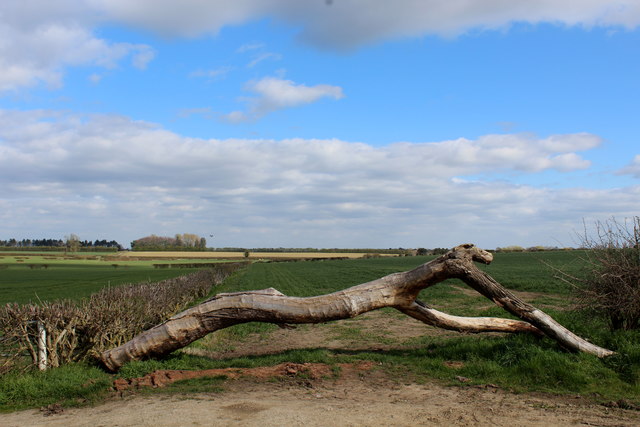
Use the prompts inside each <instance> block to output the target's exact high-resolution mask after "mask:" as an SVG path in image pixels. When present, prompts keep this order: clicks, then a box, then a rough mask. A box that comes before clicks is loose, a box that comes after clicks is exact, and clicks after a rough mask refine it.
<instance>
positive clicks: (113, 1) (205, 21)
mask: <svg viewBox="0 0 640 427" xmlns="http://www.w3.org/2000/svg"><path fill="white" fill-rule="evenodd" d="M88 3H89V4H91V6H92V7H95V8H97V9H98V10H100V11H101V12H103V13H105V14H107V15H108V16H110V17H112V18H113V19H117V20H119V21H122V22H127V23H129V24H133V25H138V26H144V27H146V28H150V29H152V30H155V31H160V32H163V33H166V34H171V35H178V36H196V35H200V34H204V33H214V34H215V33H217V32H218V31H219V30H220V29H221V28H222V27H224V26H227V25H238V24H242V23H245V22H247V21H251V20H256V19H259V18H263V17H276V18H277V19H280V20H281V21H285V22H289V23H290V24H292V25H294V26H295V27H299V28H301V37H302V38H303V39H305V40H307V41H309V42H311V43H314V44H316V45H320V46H325V47H330V48H338V49H344V48H350V47H354V46H358V45H360V44H362V43H368V42H372V41H376V40H381V39H387V38H395V37H414V36H421V35H424V34H436V35H442V36H453V35H458V34H461V33H464V32H466V31H468V30H471V29H496V28H505V27H507V26H508V25H509V24H511V23H513V22H528V23H532V24H537V23H540V22H551V23H557V24H563V25H571V26H573V25H581V26H585V27H592V26H620V27H625V28H635V27H637V26H638V25H639V24H640V4H639V3H638V2H637V1H636V0H565V1H551V0H537V1H531V0H449V1H446V2H443V1H440V0H396V1H393V2H390V1H378V2H371V1H368V0H336V1H334V2H331V3H327V2H324V1H313V2H311V1H306V2H301V1H299V0H227V1H216V2H212V1H208V0H185V1H181V2H175V1H172V0H138V1H135V2H131V1H129V0H88Z"/></svg>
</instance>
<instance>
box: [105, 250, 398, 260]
mask: <svg viewBox="0 0 640 427" xmlns="http://www.w3.org/2000/svg"><path fill="white" fill-rule="evenodd" d="M365 255H366V253H365V252H353V253H340V252H327V253H323V252H249V259H260V258H362V257H363V256H365ZM380 255H381V256H397V255H396V254H380ZM114 256H117V257H121V258H128V257H133V258H180V259H221V258H244V254H243V253H242V252H182V251H177V252H160V251H159V252H154V251H149V252H146V251H123V252H118V253H117V254H114Z"/></svg>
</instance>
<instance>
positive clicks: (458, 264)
mask: <svg viewBox="0 0 640 427" xmlns="http://www.w3.org/2000/svg"><path fill="white" fill-rule="evenodd" d="M492 260H493V256H492V255H491V254H490V253H489V252H487V251H484V250H482V249H479V248H477V247H475V246H474V245H472V244H465V245H460V246H457V247H455V248H453V249H452V250H451V251H450V252H448V253H447V254H445V255H443V256H441V257H439V258H437V259H434V260H433V261H430V262H428V263H426V264H423V265H421V266H419V267H417V268H415V269H413V270H411V271H406V272H403V273H394V274H390V275H388V276H385V277H382V278H380V279H377V280H374V281H371V282H368V283H363V284H361V285H357V286H353V287H351V288H348V289H344V290H342V291H339V292H334V293H332V294H328V295H322V296H316V297H308V298H297V297H288V296H286V295H283V294H282V293H280V292H279V291H277V290H276V289H273V288H269V289H264V290H260V291H249V292H235V293H227V294H218V295H216V296H214V297H213V298H211V299H209V300H207V301H205V302H203V303H202V304H199V305H197V306H195V307H192V308H190V309H188V310H185V311H183V312H182V313H179V314H176V315H175V316H173V317H171V318H170V319H169V320H167V321H166V322H164V323H162V324H160V325H158V326H155V327H153V328H151V329H149V330H147V331H145V332H143V333H141V334H139V335H138V336H136V337H134V338H133V339H132V340H131V341H129V342H127V343H125V344H123V345H121V346H119V347H117V348H114V349H112V350H108V351H105V352H104V353H102V355H101V361H102V363H103V364H104V365H105V366H106V367H107V368H108V369H109V370H112V371H117V370H118V369H119V368H120V367H121V366H122V365H123V364H125V363H127V362H129V361H131V360H139V359H145V358H150V357H158V356H162V355H165V354H168V353H171V352H172V351H174V350H177V349H179V348H182V347H184V346H186V345H188V344H190V343H191V342H193V341H195V340H197V339H199V338H202V337H203V336H205V335H207V334H209V333H211V332H214V331H217V330H220V329H223V328H227V327H229V326H232V325H236V324H239V323H246V322H267V323H275V324H281V325H283V324H300V323H322V322H328V321H331V320H339V319H347V318H352V317H355V316H358V315H359V314H362V313H366V312H368V311H371V310H376V309H379V308H383V307H393V308H395V309H397V310H399V311H401V312H403V313H405V314H407V315H409V316H411V317H413V318H415V319H418V320H420V321H422V322H424V323H426V324H429V325H433V326H437V327H441V328H445V329H450V330H456V331H461V332H474V333H476V332H512V333H516V332H527V333H534V334H537V335H547V336H548V337H550V338H552V339H554V340H556V341H558V342H559V343H560V344H561V345H562V346H563V347H566V348H567V349H570V350H575V351H584V352H587V353H591V354H594V355H596V356H598V357H605V356H609V355H611V354H613V352H612V351H611V350H607V349H604V348H601V347H598V346H596V345H594V344H591V343H589V342H587V341H585V340H584V339H582V338H580V337H578V336H576V335H575V334H573V333H572V332H571V331H569V330H567V329H566V328H564V327H563V326H561V325H560V324H558V323H557V322H556V321H555V320H553V319H552V318H551V317H550V316H548V315H547V314H545V313H544V312H542V311H540V310H538V309H536V308H535V307H533V306H532V305H530V304H528V303H526V302H524V301H522V300H521V299H519V298H518V297H517V296H515V295H514V294H513V293H511V292H509V291H508V290H506V289H505V288H504V287H502V286H501V285H500V284H499V283H498V282H496V281H495V280H494V279H493V278H492V277H491V276H489V275H488V274H486V273H484V272H483V271H481V270H479V269H478V268H477V267H476V266H475V265H474V263H473V262H474V261H477V262H481V263H485V264H489V263H490V262H491V261H492ZM450 278H457V279H460V280H462V281H463V282H465V283H466V284H468V285H469V286H470V287H471V288H473V289H475V290H476V291H478V292H479V293H481V294H482V295H484V296H485V297H487V298H489V299H490V300H492V301H493V302H495V303H496V304H497V305H498V306H500V307H502V308H504V309H505V310H507V311H508V312H510V313H512V314H514V315H515V316H517V317H519V318H520V319H522V320H511V319H501V318H489V317H460V316H451V315H449V314H445V313H442V312H439V311H437V310H434V309H433V308H431V307H429V306H427V305H426V304H424V303H423V302H421V301H419V300H416V298H417V296H418V293H419V292H420V291H421V290H423V289H425V288H427V287H429V286H433V285H435V284H437V283H439V282H442V281H443V280H445V279H450Z"/></svg>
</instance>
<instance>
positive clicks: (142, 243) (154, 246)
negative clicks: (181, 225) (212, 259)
mask: <svg viewBox="0 0 640 427" xmlns="http://www.w3.org/2000/svg"><path fill="white" fill-rule="evenodd" d="M206 248H207V239H205V238H204V237H200V236H198V235H197V234H191V233H183V234H176V236H175V237H165V236H156V235H155V234H152V235H151V236H146V237H142V238H140V239H137V240H134V241H133V242H131V250H133V251H204V250H206Z"/></svg>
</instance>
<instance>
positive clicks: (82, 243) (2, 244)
mask: <svg viewBox="0 0 640 427" xmlns="http://www.w3.org/2000/svg"><path fill="white" fill-rule="evenodd" d="M70 240H72V241H73V242H74V246H77V247H78V248H80V249H82V250H85V251H93V250H113V251H119V250H122V249H123V248H122V245H120V243H118V242H116V241H115V240H94V241H93V242H92V241H90V240H79V239H78V240H75V239H67V240H62V239H22V240H17V239H8V240H0V249H10V250H42V251H59V250H64V249H67V248H68V247H69V242H70ZM76 242H77V243H76Z"/></svg>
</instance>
